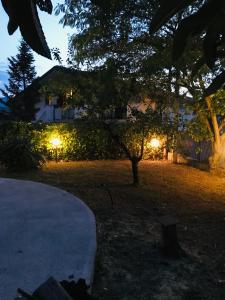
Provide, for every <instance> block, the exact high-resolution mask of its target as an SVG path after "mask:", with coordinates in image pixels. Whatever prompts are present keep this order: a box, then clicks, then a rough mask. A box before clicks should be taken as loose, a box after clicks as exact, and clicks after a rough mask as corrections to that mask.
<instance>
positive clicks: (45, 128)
mask: <svg viewBox="0 0 225 300" xmlns="http://www.w3.org/2000/svg"><path fill="white" fill-rule="evenodd" d="M126 127H128V128H126ZM114 129H115V131H116V132H118V134H119V135H120V136H121V137H122V138H123V141H124V142H125V143H126V145H127V147H128V148H129V149H131V150H132V153H136V152H137V153H138V152H139V150H140V149H139V148H140V145H141V144H140V136H139V131H136V130H132V126H130V125H129V126H128V124H118V125H117V126H116V127H115V128H114ZM158 135H159V133H158ZM152 137H154V132H151V131H149V133H148V134H147V135H146V139H145V144H146V145H145V155H144V157H143V158H144V159H146V158H153V159H154V158H162V153H163V152H162V151H163V147H164V145H165V144H164V142H162V147H161V148H159V149H157V151H156V150H154V149H153V148H151V147H149V146H148V144H149V141H150V140H151V138H152ZM53 138H59V139H60V141H61V144H60V145H59V146H58V147H57V149H55V148H54V147H53V145H52V143H51V141H52V139H53ZM162 140H163V139H162ZM43 157H44V158H45V159H49V160H51V159H56V157H57V158H58V159H62V160H97V159H121V158H125V154H124V152H123V151H122V150H121V149H120V148H119V147H118V145H117V144H115V142H114V141H113V140H112V138H111V137H110V135H109V133H108V132H107V130H105V128H103V126H102V124H101V122H98V121H85V120H77V121H76V122H75V123H54V124H37V123H35V124H32V123H25V122H2V123H0V162H1V163H2V164H3V165H5V166H6V167H7V168H8V169H10V168H11V169H21V170H23V169H24V170H25V169H29V168H37V167H39V166H40V165H41V163H42V162H43Z"/></svg>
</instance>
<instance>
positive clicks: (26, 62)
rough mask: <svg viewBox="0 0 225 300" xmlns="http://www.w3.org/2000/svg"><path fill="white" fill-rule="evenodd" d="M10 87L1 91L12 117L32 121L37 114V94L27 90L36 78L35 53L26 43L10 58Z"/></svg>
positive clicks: (23, 42) (22, 42)
mask: <svg viewBox="0 0 225 300" xmlns="http://www.w3.org/2000/svg"><path fill="white" fill-rule="evenodd" d="M8 61H9V66H8V74H9V80H8V85H5V88H4V89H1V92H2V94H3V96H5V97H6V99H7V102H4V103H5V104H6V105H7V106H8V107H9V110H10V117H11V118H14V119H17V120H27V121H30V120H32V119H33V117H34V113H35V107H34V105H35V102H36V97H35V94H34V93H33V92H32V91H31V90H27V91H26V88H27V87H28V86H29V85H30V84H31V83H32V81H33V80H34V79H35V77H36V71H35V66H34V57H33V53H32V51H31V49H30V47H29V46H28V44H27V43H26V42H25V41H23V40H22V41H21V44H20V46H19V47H18V54H17V55H16V56H15V57H13V56H12V57H10V58H8Z"/></svg>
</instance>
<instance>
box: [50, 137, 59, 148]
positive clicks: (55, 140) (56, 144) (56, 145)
mask: <svg viewBox="0 0 225 300" xmlns="http://www.w3.org/2000/svg"><path fill="white" fill-rule="evenodd" d="M61 143H62V142H61V140H60V138H57V137H55V138H53V139H52V140H51V144H52V147H53V148H59V147H60V145H61Z"/></svg>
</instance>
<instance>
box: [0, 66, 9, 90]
mask: <svg viewBox="0 0 225 300" xmlns="http://www.w3.org/2000/svg"><path fill="white" fill-rule="evenodd" d="M7 82H8V73H7V72H6V71H1V70H0V88H3V87H4V84H7Z"/></svg>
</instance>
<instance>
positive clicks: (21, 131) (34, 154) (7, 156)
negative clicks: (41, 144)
mask: <svg viewBox="0 0 225 300" xmlns="http://www.w3.org/2000/svg"><path fill="white" fill-rule="evenodd" d="M1 125H2V126H1V130H0V161H1V163H2V164H3V165H4V166H5V167H6V168H7V169H9V170H14V171H26V170H30V169H35V168H38V167H40V166H41V164H42V163H43V162H44V156H43V155H42V153H41V152H40V151H39V149H38V148H37V145H36V144H37V143H36V139H35V132H34V131H33V128H32V124H28V123H22V122H19V123H16V122H9V123H3V124H1Z"/></svg>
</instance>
